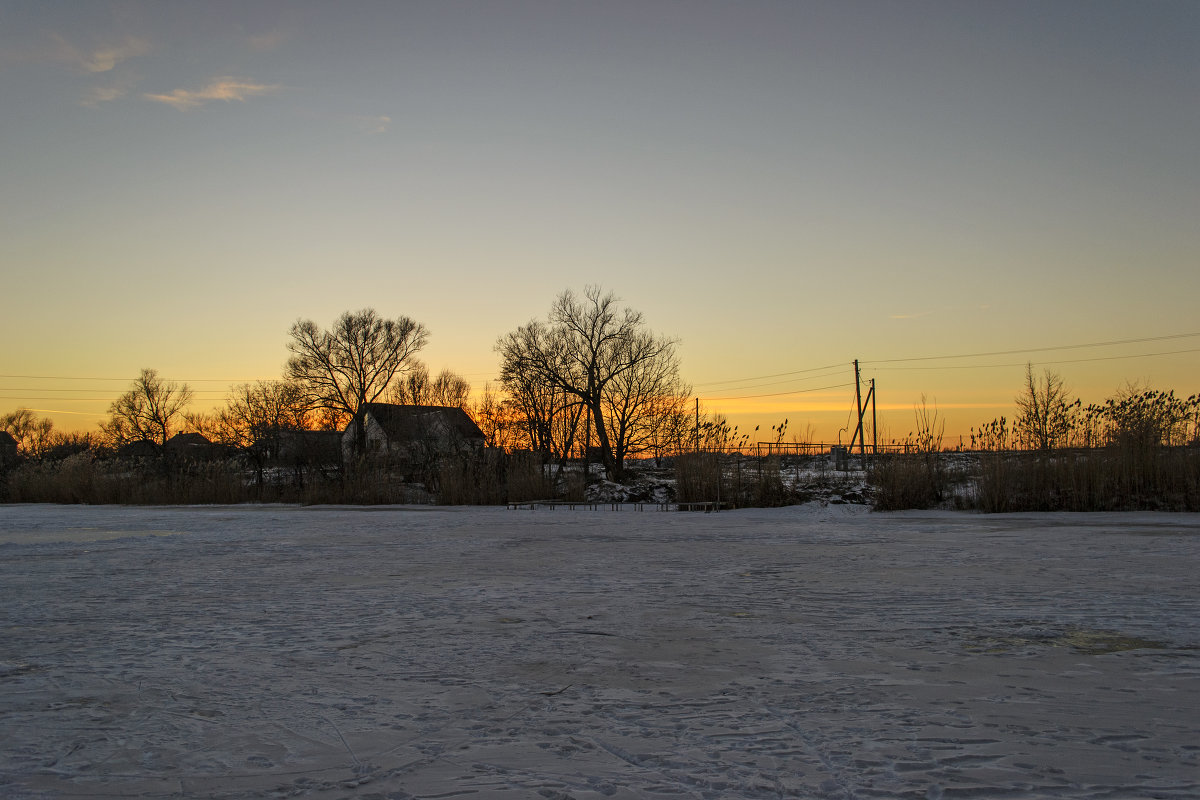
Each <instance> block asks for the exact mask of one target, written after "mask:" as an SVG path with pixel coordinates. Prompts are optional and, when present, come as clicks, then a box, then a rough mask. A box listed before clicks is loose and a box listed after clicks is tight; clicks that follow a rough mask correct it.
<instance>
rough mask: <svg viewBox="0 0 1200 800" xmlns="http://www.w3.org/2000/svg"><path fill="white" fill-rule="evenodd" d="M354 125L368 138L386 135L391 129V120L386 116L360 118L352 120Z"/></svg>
mask: <svg viewBox="0 0 1200 800" xmlns="http://www.w3.org/2000/svg"><path fill="white" fill-rule="evenodd" d="M354 123H355V124H356V125H357V126H358V129H359V130H360V131H362V132H363V133H365V134H367V135H368V136H375V135H378V134H380V133H386V132H387V129H388V128H389V127H391V124H392V118H391V117H388V116H383V115H380V116H374V117H372V116H360V117H355V118H354Z"/></svg>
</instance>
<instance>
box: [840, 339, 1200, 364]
mask: <svg viewBox="0 0 1200 800" xmlns="http://www.w3.org/2000/svg"><path fill="white" fill-rule="evenodd" d="M1197 336H1200V332H1197V333H1176V334H1171V335H1169V336H1147V337H1144V338H1141V339H1116V340H1113V341H1110V342H1088V343H1087V344H1063V345H1056V346H1054V347H1031V348H1026V349H1024V350H995V351H993V352H990V353H961V354H959V355H953V356H917V357H913V358H884V359H878V360H875V361H868V360H865V359H864V360H863V361H861V362H860V363H862V364H898V363H901V362H905V361H941V360H945V359H953V358H983V357H985V356H1011V355H1017V354H1018V353H1046V352H1049V351H1052V350H1077V349H1079V348H1083V347H1112V346H1116V345H1123V344H1142V343H1144V342H1165V341H1169V340H1172V339H1191V338H1194V337H1197ZM1114 357H1115V356H1114ZM1062 363H1067V362H1062Z"/></svg>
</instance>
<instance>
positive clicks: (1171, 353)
mask: <svg viewBox="0 0 1200 800" xmlns="http://www.w3.org/2000/svg"><path fill="white" fill-rule="evenodd" d="M1187 353H1200V347H1193V348H1191V349H1189V350H1168V351H1166V352H1162V353H1131V354H1129V355H1124V356H1098V357H1096V358H1071V359H1064V360H1060V361H1036V362H1021V363H1010V364H950V365H947V366H940V367H872V369H873V370H876V371H889V372H892V371H901V370H942V369H1009V368H1012V367H1024V366H1025V365H1026V364H1030V363H1031V364H1033V365H1034V366H1035V367H1036V366H1055V365H1058V364H1086V363H1088V362H1092V361H1121V360H1126V359H1130V358H1154V357H1155V356H1177V355H1184V354H1187ZM861 363H863V362H860V364H861Z"/></svg>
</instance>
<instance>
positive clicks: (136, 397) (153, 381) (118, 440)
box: [100, 369, 192, 447]
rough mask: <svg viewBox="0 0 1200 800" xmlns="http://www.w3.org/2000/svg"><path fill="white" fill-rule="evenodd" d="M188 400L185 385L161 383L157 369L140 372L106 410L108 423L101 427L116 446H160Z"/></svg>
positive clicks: (189, 397)
mask: <svg viewBox="0 0 1200 800" xmlns="http://www.w3.org/2000/svg"><path fill="white" fill-rule="evenodd" d="M191 400H192V390H191V389H190V388H188V385H187V384H186V383H185V384H183V385H180V384H177V383H175V382H174V381H164V380H163V379H162V378H160V377H158V371H157V370H153V369H143V370H142V374H141V375H139V376H138V379H137V380H135V381H134V382H133V386H132V387H131V388H130V389H129V391H128V392H126V393H125V394H123V395H121V396H120V397H118V398H117V399H116V400H114V401H113V403H112V405H110V406H109V407H108V421H107V422H105V423H102V424H101V426H100V427H101V429H102V430H103V431H104V433H105V435H106V436H107V437H108V438H109V439H110V440H111V441H112V443H113V444H114V445H117V446H119V445H123V444H129V443H131V442H142V441H145V442H153V443H154V444H157V445H159V446H160V447H161V446H162V445H164V444H166V443H167V439H169V438H171V433H172V431H173V430H174V429H175V425H176V423H177V422H178V421H179V420H181V419H182V415H183V409H184V408H185V407H186V406H187V404H188V403H190V402H191Z"/></svg>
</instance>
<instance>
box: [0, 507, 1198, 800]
mask: <svg viewBox="0 0 1200 800" xmlns="http://www.w3.org/2000/svg"><path fill="white" fill-rule="evenodd" d="M1198 576H1200V515H1196V514H1071V515H1069V514H1055V515H1038V514H1019V515H1003V516H983V515H975V514H962V513H952V512H913V513H901V514H873V513H870V512H868V511H866V510H864V509H862V508H860V507H854V506H828V507H820V506H807V507H799V508H785V509H764V510H744V511H735V512H722V513H720V514H696V513H658V512H653V511H645V512H641V513H637V512H633V511H630V510H626V511H620V512H613V511H609V510H602V511H590V510H576V511H569V510H566V509H558V510H554V511H547V510H539V511H528V510H522V511H509V510H504V509H495V508H469V509H468V508H434V509H430V508H322V507H314V508H294V507H278V506H268V507H217V508H211V507H205V508H125V507H75V506H71V507H62V506H0V597H2V598H3V607H2V612H0V613H2V614H3V635H2V637H0V689H2V691H0V796H3V797H5V798H41V797H88V798H95V797H164V798H165V797H188V798H191V797H212V798H251V797H310V798H341V797H358V798H410V797H421V798H432V797H459V796H464V797H466V796H471V797H480V798H490V797H501V798H538V797H544V798H560V799H561V798H579V799H580V800H583V798H797V797H798V798H888V797H910V798H928V799H930V800H936V799H937V798H967V797H971V798H984V797H987V798H993V797H1004V798H1034V797H1065V798H1107V797H1112V798H1134V797H1137V798H1184V797H1189V798H1195V797H1198V796H1200V712H1198V711H1197V709H1200V649H1198V648H1200V578H1198Z"/></svg>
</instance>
